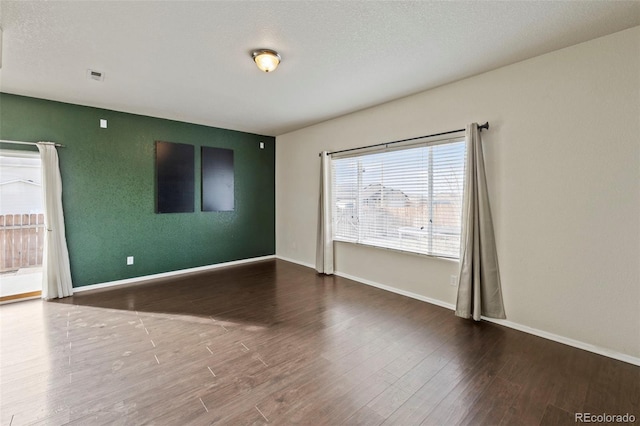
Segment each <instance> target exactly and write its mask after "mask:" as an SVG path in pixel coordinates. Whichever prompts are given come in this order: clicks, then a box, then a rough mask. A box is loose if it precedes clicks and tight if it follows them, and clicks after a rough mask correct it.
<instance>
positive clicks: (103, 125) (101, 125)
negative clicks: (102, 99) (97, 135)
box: [100, 118, 107, 129]
mask: <svg viewBox="0 0 640 426" xmlns="http://www.w3.org/2000/svg"><path fill="white" fill-rule="evenodd" d="M100 128H101V129H106V128H107V120H105V119H104V118H101V119H100Z"/></svg>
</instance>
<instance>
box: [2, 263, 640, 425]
mask: <svg viewBox="0 0 640 426" xmlns="http://www.w3.org/2000/svg"><path fill="white" fill-rule="evenodd" d="M0 321H1V323H0V327H1V329H0V332H1V335H0V336H1V339H2V340H1V342H0V344H1V352H0V355H1V359H0V362H1V370H0V397H1V402H0V403H1V406H0V409H1V424H2V425H11V426H15V425H26V424H47V425H60V424H77V425H101V424H123V425H124V424H127V425H128V424H132V425H133V424H158V425H183V424H198V425H199V424H203V425H206V424H211V423H218V424H228V425H243V424H263V423H265V424H266V423H270V424H309V425H339V424H350V425H351V424H363V425H378V424H394V425H421V424H424V425H453V424H470V425H498V424H504V425H519V424H523V425H529V424H530V425H538V424H547V425H558V424H572V425H575V424H576V423H575V421H574V420H575V419H574V413H576V412H589V413H592V414H603V413H607V414H618V413H620V414H624V413H631V414H634V415H635V417H636V423H638V421H639V420H638V418H639V417H640V410H639V401H640V367H636V366H632V365H630V364H626V363H623V362H619V361H615V360H612V359H608V358H605V357H602V356H599V355H595V354H592V353H589V352H585V351H582V350H579V349H575V348H571V347H568V346H564V345H561V344H558V343H554V342H551V341H548V340H544V339H541V338H537V337H534V336H531V335H527V334H524V333H520V332H517V331H514V330H511V329H506V328H503V327H500V326H497V325H494V324H489V323H479V324H477V323H473V322H471V321H466V320H462V319H459V318H457V317H455V316H454V315H453V312H452V311H450V310H447V309H444V308H440V307H437V306H433V305H429V304H427V303H424V302H420V301H417V300H413V299H409V298H406V297H403V296H399V295H396V294H393V293H389V292H385V291H382V290H378V289H376V288H372V287H368V286H366V285H363V284H358V283H355V282H353V281H349V280H347V279H343V278H338V277H322V276H318V275H316V274H315V272H314V271H312V270H311V269H308V268H305V267H302V266H298V265H294V264H291V263H287V262H283V261H265V262H259V263H254V264H248V265H243V266H239V267H233V268H226V269H221V270H217V271H214V272H210V273H206V274H199V275H192V276H190V277H185V278H181V279H172V280H167V281H164V282H157V283H153V284H143V285H137V286H129V287H120V288H112V289H109V290H102V291H92V292H84V293H78V294H77V295H76V296H74V297H72V298H67V299H63V300H61V301H59V302H42V301H39V300H36V301H27V302H21V303H16V304H11V305H4V306H2V307H0Z"/></svg>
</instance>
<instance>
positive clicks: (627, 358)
mask: <svg viewBox="0 0 640 426" xmlns="http://www.w3.org/2000/svg"><path fill="white" fill-rule="evenodd" d="M276 257H277V258H278V259H281V260H285V261H287V262H291V263H297V264H298V265H302V266H307V267H309V268H312V269H315V266H313V265H310V264H308V263H305V262H300V261H297V260H293V259H288V258H285V257H282V256H276ZM334 274H335V275H337V276H339V277H343V278H347V279H349V280H352V281H356V282H359V283H362V284H366V285H370V286H372V287H376V288H379V289H382V290H386V291H390V292H392V293H396V294H400V295H402V296H406V297H410V298H412V299H417V300H421V301H423V302H427V303H431V304H432V305H436V306H441V307H443V308H447V309H451V310H452V311H454V310H455V308H456V307H455V305H453V304H452V303H447V302H443V301H441V300H438V299H432V298H430V297H426V296H422V295H421V294H417V293H412V292H410V291H406V290H401V289H399V288H395V287H391V286H388V285H385V284H380V283H377V282H375V281H371V280H367V279H364V278H359V277H356V276H353V275H349V274H345V273H343V272H338V271H336V272H334ZM482 319H483V320H485V321H488V322H492V323H495V324H499V325H501V326H504V327H508V328H513V329H514V330H518V331H522V332H524V333H528V334H533V335H534V336H538V337H542V338H544V339H548V340H553V341H554V342H558V343H562V344H565V345H568V346H573V347H574V348H578V349H583V350H585V351H588V352H593V353H596V354H598V355H603V356H606V357H608V358H613V359H617V360H618V361H623V362H627V363H629V364H633V365H638V366H640V358H637V357H634V356H631V355H627V354H624V353H621V352H617V351H614V350H611V349H607V348H603V347H600V346H596V345H592V344H590V343H585V342H581V341H579V340H574V339H570V338H568V337H564V336H560V335H557V334H554V333H549V332H547V331H544V330H538V329H537V328H533V327H529V326H526V325H522V324H518V323H515V322H512V321H508V320H501V319H494V318H486V317H482Z"/></svg>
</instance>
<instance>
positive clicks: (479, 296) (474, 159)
mask: <svg viewBox="0 0 640 426" xmlns="http://www.w3.org/2000/svg"><path fill="white" fill-rule="evenodd" d="M466 143H467V164H466V169H465V182H464V197H463V203H462V235H461V239H460V270H459V272H458V299H457V301H456V315H457V316H459V317H463V318H473V319H474V320H476V321H480V318H481V316H482V315H484V316H486V317H490V318H506V315H505V313H504V304H503V303H502V290H501V288H500V272H499V270H498V254H497V251H496V242H495V237H494V233H493V221H492V219H491V208H490V207H489V194H488V192H487V181H486V177H485V172H484V157H483V155H482V141H481V139H480V131H479V130H478V124H477V123H472V124H470V125H468V126H467V128H466Z"/></svg>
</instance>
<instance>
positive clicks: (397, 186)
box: [332, 140, 465, 258]
mask: <svg viewBox="0 0 640 426" xmlns="http://www.w3.org/2000/svg"><path fill="white" fill-rule="evenodd" d="M464 164H465V144H464V140H456V141H454V142H450V143H444V144H438V145H431V146H420V147H412V148H407V149H400V150H395V151H389V152H376V153H369V154H364V155H360V156H355V157H346V158H335V159H333V161H332V165H333V198H334V202H333V220H334V227H333V229H334V238H335V239H337V240H343V241H351V242H357V243H360V244H368V245H373V246H378V247H386V248H392V249H398V250H405V251H411V252H416V253H423V254H430V255H436V256H443V257H451V258H458V256H459V247H460V225H461V209H462V191H463V178H464Z"/></svg>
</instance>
